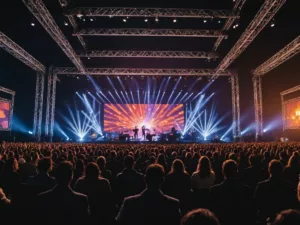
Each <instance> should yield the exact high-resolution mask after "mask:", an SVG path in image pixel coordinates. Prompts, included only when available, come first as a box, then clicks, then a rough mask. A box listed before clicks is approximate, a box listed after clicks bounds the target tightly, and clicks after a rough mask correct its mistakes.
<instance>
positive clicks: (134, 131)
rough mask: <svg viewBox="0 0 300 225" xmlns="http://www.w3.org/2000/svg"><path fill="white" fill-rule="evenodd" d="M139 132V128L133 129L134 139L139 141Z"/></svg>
mask: <svg viewBox="0 0 300 225" xmlns="http://www.w3.org/2000/svg"><path fill="white" fill-rule="evenodd" d="M138 132H139V129H138V127H137V126H135V128H134V129H133V133H134V139H135V140H137V139H138Z"/></svg>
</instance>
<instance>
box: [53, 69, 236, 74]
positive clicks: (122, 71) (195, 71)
mask: <svg viewBox="0 0 300 225" xmlns="http://www.w3.org/2000/svg"><path fill="white" fill-rule="evenodd" d="M54 73H55V74H65V75H72V74H73V75H77V74H78V75H80V74H82V73H81V72H80V71H78V70H77V69H76V68H72V67H58V68H56V69H55V71H54ZM214 73H215V70H213V69H137V68H87V69H86V74H88V75H119V76H211V75H212V74H214ZM83 75H84V74H83ZM220 76H231V73H230V72H229V71H222V73H221V74H220Z"/></svg>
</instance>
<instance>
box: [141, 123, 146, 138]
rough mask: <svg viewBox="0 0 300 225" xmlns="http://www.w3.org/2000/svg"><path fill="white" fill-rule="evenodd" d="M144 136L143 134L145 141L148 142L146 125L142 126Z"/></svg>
mask: <svg viewBox="0 0 300 225" xmlns="http://www.w3.org/2000/svg"><path fill="white" fill-rule="evenodd" d="M142 134H143V140H146V127H145V125H143V126H142Z"/></svg>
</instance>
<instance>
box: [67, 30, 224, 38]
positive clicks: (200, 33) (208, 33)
mask: <svg viewBox="0 0 300 225" xmlns="http://www.w3.org/2000/svg"><path fill="white" fill-rule="evenodd" d="M73 35H75V36H78V35H82V36H140V37H143V36H145V37H149V36H163V37H165V36H168V37H206V38H215V37H221V36H222V37H227V35H226V34H224V33H223V32H222V31H219V30H190V29H138V28H135V29H133V28H123V29H116V28H112V29H109V28H108V29H104V28H95V29H82V30H79V31H76V32H75V33H74V34H73Z"/></svg>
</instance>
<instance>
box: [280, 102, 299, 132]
mask: <svg viewBox="0 0 300 225" xmlns="http://www.w3.org/2000/svg"><path fill="white" fill-rule="evenodd" d="M284 110H285V112H284V113H285V114H284V115H285V129H300V98H297V99H294V100H290V101H287V102H285V104H284Z"/></svg>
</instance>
